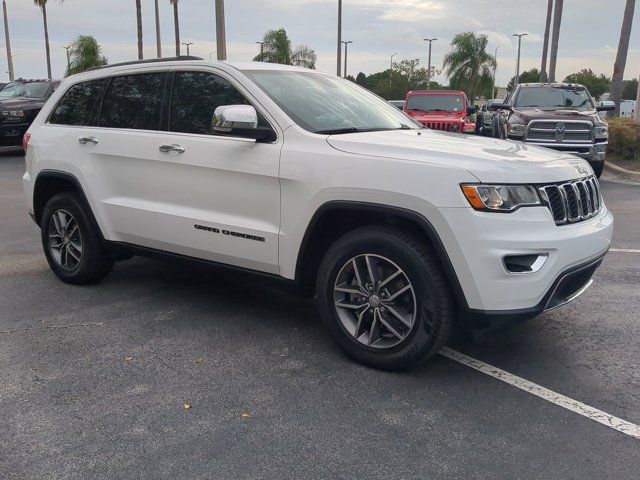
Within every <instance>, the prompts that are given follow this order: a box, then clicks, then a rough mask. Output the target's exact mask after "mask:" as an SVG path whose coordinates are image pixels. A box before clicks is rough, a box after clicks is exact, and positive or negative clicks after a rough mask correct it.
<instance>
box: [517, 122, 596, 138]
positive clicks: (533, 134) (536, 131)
mask: <svg viewBox="0 0 640 480" xmlns="http://www.w3.org/2000/svg"><path fill="white" fill-rule="evenodd" d="M525 140H528V141H533V142H554V143H593V125H592V124H591V122H586V121H585V122H549V121H532V122H531V123H529V126H528V128H527V132H526V137H525Z"/></svg>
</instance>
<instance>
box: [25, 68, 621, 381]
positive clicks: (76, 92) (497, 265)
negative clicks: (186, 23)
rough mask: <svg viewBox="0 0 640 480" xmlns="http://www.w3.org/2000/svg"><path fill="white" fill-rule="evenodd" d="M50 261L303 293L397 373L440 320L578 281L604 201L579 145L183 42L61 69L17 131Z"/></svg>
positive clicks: (510, 307)
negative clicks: (179, 52) (185, 47)
mask: <svg viewBox="0 0 640 480" xmlns="http://www.w3.org/2000/svg"><path fill="white" fill-rule="evenodd" d="M24 143H25V150H26V166H27V169H26V173H25V174H24V190H25V194H26V198H27V201H28V207H29V210H30V213H31V215H32V216H33V218H34V220H35V221H36V223H37V224H38V225H39V226H40V229H41V232H42V243H43V247H44V252H45V254H46V257H47V260H48V262H49V264H50V266H51V268H52V270H53V271H54V272H55V274H56V275H57V276H58V277H59V278H60V279H62V280H63V281H65V282H69V283H75V284H83V283H88V282H96V281H98V280H100V279H101V278H102V277H104V276H105V275H107V273H108V272H109V271H110V270H111V268H112V266H113V263H114V260H117V259H118V258H122V257H123V252H128V253H129V254H131V253H135V254H158V253H164V254H167V255H170V256H174V257H175V256H181V257H183V258H185V259H189V258H190V259H198V260H204V261H209V262H213V263H217V264H226V265H231V266H235V267H240V268H243V269H250V270H253V271H258V272H262V273H264V274H270V275H273V276H279V277H283V278H284V279H289V280H291V281H294V282H297V283H298V284H299V285H301V286H302V287H303V291H305V292H309V293H311V292H314V293H315V297H316V299H317V303H318V307H319V310H320V312H321V315H322V317H323V319H324V321H325V323H326V325H327V328H328V330H329V332H330V334H331V336H332V337H333V339H334V340H335V341H336V342H337V343H338V345H339V346H340V347H341V348H342V349H343V350H344V351H345V352H346V353H347V354H348V355H349V356H350V357H351V358H353V359H355V360H357V361H359V362H362V363H364V364H367V365H371V366H374V367H378V368H383V369H400V368H405V367H408V366H410V365H412V364H414V363H415V362H416V361H419V360H421V359H424V358H426V357H429V356H431V355H433V354H435V353H436V352H437V351H438V350H439V349H440V348H441V347H442V346H443V344H444V343H445V342H446V341H447V339H448V338H449V337H450V335H451V333H452V331H453V328H454V327H473V328H479V327H482V326H486V325H488V324H492V323H494V322H498V323H500V322H505V321H511V320H516V319H523V318H530V317H533V316H535V315H537V314H539V313H541V312H544V311H546V310H549V309H551V308H554V307H557V306H560V305H562V304H564V303H566V302H568V301H570V300H572V299H574V298H575V297H577V296H578V295H580V294H581V293H582V292H584V291H585V290H586V289H587V287H588V286H589V285H590V283H591V277H592V275H593V272H594V271H595V270H596V268H597V267H598V266H599V264H600V262H601V261H602V258H603V256H604V255H605V253H606V252H607V249H608V248H609V246H610V243H611V236H612V230H613V217H612V215H611V213H609V212H608V211H607V209H606V207H605V206H604V203H603V201H602V197H601V195H600V191H599V186H598V181H597V180H596V178H595V177H594V176H593V172H592V170H591V167H590V166H589V164H588V163H587V162H585V161H584V160H582V159H580V158H577V157H574V156H572V155H566V154H562V153H560V152H556V151H553V150H547V149H544V148H540V147H535V146H532V145H526V144H522V143H514V142H506V141H502V140H497V139H489V138H482V137H478V136H463V137H461V136H460V135H451V134H447V133H439V132H434V131H430V130H426V129H424V128H422V127H421V126H420V125H418V124H416V123H414V122H413V121H412V120H411V119H410V118H409V117H407V116H406V115H405V114H403V113H402V112H400V111H398V110H397V109H396V108H394V107H393V106H391V105H389V104H388V103H387V102H385V101H383V100H382V99H380V98H378V97H376V96H375V95H373V94H371V93H369V92H368V91H366V90H364V89H362V88H360V87H359V86H357V85H356V84H354V83H352V82H349V81H346V80H343V79H340V78H336V77H333V76H329V75H324V74H321V73H318V72H315V71H310V70H305V69H301V68H293V67H285V66H277V65H272V64H267V63H231V62H229V63H226V62H225V63H210V62H204V61H199V60H198V59H194V58H192V57H181V58H178V59H172V60H170V61H148V62H132V63H128V64H120V65H114V66H111V67H108V68H103V69H99V70H94V71H91V72H87V73H84V74H80V75H76V76H72V77H70V78H68V79H66V80H65V81H64V82H63V83H62V85H61V86H60V88H58V90H57V91H56V93H55V94H54V95H53V96H52V98H51V99H50V100H49V102H48V103H47V104H46V105H45V107H44V108H43V109H42V111H41V113H40V115H38V117H37V119H36V120H35V122H34V123H33V125H32V126H31V128H30V129H29V132H28V133H27V135H26V136H25V142H24Z"/></svg>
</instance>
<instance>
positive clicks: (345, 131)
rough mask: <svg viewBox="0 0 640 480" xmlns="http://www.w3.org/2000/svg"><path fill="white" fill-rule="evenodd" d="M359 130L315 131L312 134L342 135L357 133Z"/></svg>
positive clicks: (353, 128) (354, 128)
mask: <svg viewBox="0 0 640 480" xmlns="http://www.w3.org/2000/svg"><path fill="white" fill-rule="evenodd" d="M359 131H360V129H359V128H356V127H345V128H334V129H331V130H316V131H315V132H314V133H318V134H320V135H342V134H344V133H357V132H359Z"/></svg>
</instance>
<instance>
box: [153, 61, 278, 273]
mask: <svg viewBox="0 0 640 480" xmlns="http://www.w3.org/2000/svg"><path fill="white" fill-rule="evenodd" d="M172 75H173V79H172V82H171V88H170V92H171V93H170V98H169V99H168V101H167V103H168V104H169V105H170V109H169V114H168V117H167V118H166V122H167V123H166V127H167V128H166V130H167V131H163V132H161V133H159V135H158V141H157V142H156V147H155V150H156V158H157V163H156V189H157V199H158V203H157V222H158V238H159V240H160V241H161V242H162V246H161V248H162V249H164V250H169V251H172V252H175V253H180V254H183V255H188V256H192V257H197V258H204V259H207V260H212V261H216V262H221V263H225V264H231V265H236V266H240V267H245V268H250V269H254V270H260V271H264V272H270V273H277V272H278V232H279V224H280V183H279V179H278V166H279V159H280V150H281V147H282V141H281V140H278V141H276V142H273V143H259V142H256V141H255V140H250V139H243V138H237V137H228V136H221V135H214V134H213V131H212V128H211V125H212V117H213V113H214V111H215V109H216V107H218V106H223V105H238V104H247V103H249V102H248V101H247V99H246V98H245V96H244V95H243V94H241V93H240V92H239V90H238V89H237V88H236V87H235V86H234V85H233V84H232V83H231V82H230V80H229V79H226V78H223V77H222V76H221V75H222V74H221V75H217V74H214V73H212V72H210V71H209V72H206V71H177V72H174V74H172ZM258 111H259V110H258ZM261 122H266V120H265V119H264V117H263V118H262V119H261Z"/></svg>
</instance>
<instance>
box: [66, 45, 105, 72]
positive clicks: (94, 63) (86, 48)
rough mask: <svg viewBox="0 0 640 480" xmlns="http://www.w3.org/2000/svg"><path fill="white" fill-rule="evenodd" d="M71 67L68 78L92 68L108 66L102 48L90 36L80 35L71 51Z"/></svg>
mask: <svg viewBox="0 0 640 480" xmlns="http://www.w3.org/2000/svg"><path fill="white" fill-rule="evenodd" d="M69 59H70V60H69V66H68V68H67V73H66V76H69V75H74V74H76V73H80V72H85V71H87V70H89V69H90V68H92V67H102V66H103V65H106V64H107V63H108V62H107V59H106V58H105V57H104V55H102V48H100V45H98V42H97V41H96V39H95V38H93V37H92V36H90V35H80V36H79V37H78V38H76V39H75V41H74V42H73V43H72V44H71V48H70V49H69Z"/></svg>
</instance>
